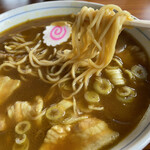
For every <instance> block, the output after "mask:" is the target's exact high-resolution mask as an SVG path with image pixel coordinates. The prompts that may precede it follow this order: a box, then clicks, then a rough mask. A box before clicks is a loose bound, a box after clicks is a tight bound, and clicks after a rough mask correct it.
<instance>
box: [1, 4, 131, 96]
mask: <svg viewBox="0 0 150 150" xmlns="http://www.w3.org/2000/svg"><path fill="white" fill-rule="evenodd" d="M127 20H132V18H131V15H130V13H128V12H127V11H122V10H121V8H119V7H118V6H115V5H106V6H103V7H102V8H101V9H99V10H94V9H93V8H87V7H83V8H82V9H81V11H80V12H79V13H78V15H77V17H76V20H75V22H74V24H73V25H72V37H71V39H72V43H70V41H69V42H67V44H66V45H71V44H72V48H71V49H66V48H65V46H62V47H61V48H55V47H54V48H53V49H54V52H53V53H50V50H49V48H48V47H47V48H46V49H45V48H44V47H42V38H41V34H39V33H38V34H37V35H36V36H35V38H34V39H33V40H31V41H26V39H25V37H24V36H23V35H21V34H16V35H15V36H13V35H12V38H11V40H10V41H9V42H7V43H5V50H6V53H7V54H11V55H10V56H9V57H10V58H12V59H5V60H4V61H3V64H2V65H1V66H0V69H5V70H6V68H12V69H16V70H17V71H18V72H19V73H20V74H21V77H22V78H23V76H27V75H30V76H34V77H38V78H40V79H41V80H42V81H43V82H46V83H50V84H51V83H55V84H54V86H56V85H59V84H60V83H63V82H65V81H67V80H70V79H71V80H72V81H73V82H72V89H73V92H72V94H71V95H70V96H68V97H69V98H71V97H72V96H74V95H76V94H77V93H78V92H79V91H80V90H81V89H82V87H84V88H85V89H87V87H88V85H89V82H90V78H91V77H92V76H93V75H94V74H95V75H100V72H101V71H102V70H103V69H104V68H105V67H107V66H108V64H109V63H110V62H111V60H112V59H113V56H114V52H115V45H116V42H117V39H118V36H119V34H120V32H121V30H122V26H123V24H124V22H125V21H127ZM55 24H57V22H56V23H55ZM64 45H65V44H64ZM70 47H71V46H70ZM114 61H115V62H116V63H117V64H118V65H119V66H122V64H121V62H120V60H118V59H116V58H114ZM78 70H81V71H80V72H79V71H78ZM117 71H118V70H117ZM117 73H118V75H119V73H120V72H117ZM120 75H121V74H120ZM120 77H121V76H120ZM25 79H26V78H25ZM114 82H115V81H114ZM117 84H124V80H123V78H121V79H120V83H117Z"/></svg>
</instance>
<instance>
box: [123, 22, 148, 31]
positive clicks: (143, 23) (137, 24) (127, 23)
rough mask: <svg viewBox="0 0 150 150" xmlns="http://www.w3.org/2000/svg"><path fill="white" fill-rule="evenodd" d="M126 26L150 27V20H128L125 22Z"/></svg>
mask: <svg viewBox="0 0 150 150" xmlns="http://www.w3.org/2000/svg"><path fill="white" fill-rule="evenodd" d="M124 25H125V26H129V27H140V28H147V29H150V20H133V21H126V22H125V23H124Z"/></svg>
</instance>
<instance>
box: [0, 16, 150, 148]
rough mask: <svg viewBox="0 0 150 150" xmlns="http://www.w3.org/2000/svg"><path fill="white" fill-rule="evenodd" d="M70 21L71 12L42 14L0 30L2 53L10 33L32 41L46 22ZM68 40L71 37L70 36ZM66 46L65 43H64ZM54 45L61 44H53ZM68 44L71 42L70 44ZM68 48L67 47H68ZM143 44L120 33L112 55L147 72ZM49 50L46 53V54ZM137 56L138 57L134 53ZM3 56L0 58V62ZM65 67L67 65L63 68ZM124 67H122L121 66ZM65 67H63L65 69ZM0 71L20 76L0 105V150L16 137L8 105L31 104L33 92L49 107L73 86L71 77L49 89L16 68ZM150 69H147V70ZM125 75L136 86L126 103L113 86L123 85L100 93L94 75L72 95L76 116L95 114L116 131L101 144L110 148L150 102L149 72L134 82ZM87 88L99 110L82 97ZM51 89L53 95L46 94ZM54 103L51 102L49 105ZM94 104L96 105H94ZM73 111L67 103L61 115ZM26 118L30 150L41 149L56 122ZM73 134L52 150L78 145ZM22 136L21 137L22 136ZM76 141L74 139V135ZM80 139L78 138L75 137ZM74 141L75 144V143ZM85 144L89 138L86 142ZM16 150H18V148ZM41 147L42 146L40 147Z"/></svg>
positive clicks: (139, 116)
mask: <svg viewBox="0 0 150 150" xmlns="http://www.w3.org/2000/svg"><path fill="white" fill-rule="evenodd" d="M60 20H61V21H69V22H72V23H73V21H74V20H75V18H74V17H73V16H58V17H49V18H41V19H38V20H32V21H28V22H25V23H23V24H20V25H18V26H15V27H14V28H11V29H10V30H8V31H6V32H5V33H2V36H3V37H2V36H1V38H0V39H1V43H0V49H1V52H3V53H5V49H4V44H3V43H5V42H9V41H11V37H10V35H11V34H17V33H19V34H22V35H23V36H25V39H26V41H31V40H33V39H34V38H35V36H36V35H37V33H42V32H43V30H44V29H45V26H46V25H49V24H50V23H51V22H53V21H60ZM40 39H41V40H42V34H41V35H40ZM69 40H70V39H69ZM42 46H43V47H44V48H46V47H47V46H46V44H44V43H42ZM66 46H67V45H66ZM56 47H57V48H59V47H61V46H56ZM70 47H71V46H70ZM134 48H135V49H136V48H137V49H138V52H136V51H134ZM68 49H69V48H68ZM143 51H144V49H143V47H142V46H141V45H140V44H139V43H137V42H136V41H135V39H133V37H131V36H130V35H129V34H128V33H126V32H124V31H123V32H122V33H121V35H120V36H119V39H118V43H117V46H116V52H115V56H114V58H117V59H118V58H119V59H121V60H122V62H123V67H124V68H125V69H128V70H130V69H131V67H132V66H134V65H139V64H140V65H142V66H143V67H144V68H145V69H146V71H147V72H148V71H149V70H148V67H149V66H148V58H147V56H146V55H145V53H144V52H143ZM52 52H53V47H50V48H49V53H52ZM139 52H142V53H144V56H145V58H146V60H144V61H143V60H141V58H140V57H138V55H137V53H139ZM49 53H48V54H47V55H49ZM135 56H137V57H135ZM2 63H3V60H1V64H2ZM110 65H112V66H113V65H116V62H114V61H113V60H112V62H111V63H110ZM66 69H67V68H66ZM122 70H123V69H122ZM64 71H66V70H64ZM0 73H1V75H4V76H9V77H10V78H11V79H15V80H21V84H20V86H19V87H18V88H17V89H16V90H15V91H14V92H13V93H12V94H11V95H10V96H9V97H8V99H7V101H6V102H5V103H3V104H2V105H1V106H0V114H2V115H3V116H4V117H5V118H6V121H7V125H6V126H7V127H6V129H5V130H4V131H0V149H2V150H11V149H12V147H13V145H14V143H15V139H16V138H17V137H18V134H17V133H16V132H15V126H16V124H17V123H16V121H15V118H14V119H9V118H8V114H7V109H8V107H9V106H11V105H13V104H14V103H15V102H16V101H27V102H29V103H31V105H32V104H33V105H34V99H35V97H36V96H40V97H42V99H43V102H44V106H43V109H42V110H45V109H48V108H49V107H50V106H51V105H52V104H55V103H59V102H60V101H61V100H62V99H63V98H62V92H64V94H65V96H66V95H69V94H70V92H72V90H70V83H69V82H71V81H70V80H69V81H68V82H67V84H66V85H65V88H66V89H62V87H63V86H62V87H61V86H60V87H58V86H55V87H54V88H53V91H51V88H50V87H51V84H48V83H45V82H43V81H42V80H40V79H39V78H37V77H31V76H30V75H29V76H27V80H25V81H24V80H23V79H21V78H20V76H19V74H18V72H17V71H16V70H14V69H11V70H9V71H5V70H2V71H1V72H0ZM148 73H149V72H148ZM101 75H102V78H106V79H109V76H108V75H107V72H106V71H105V70H102V72H101ZM123 76H124V78H125V85H127V86H128V87H132V88H133V89H135V90H136V93H137V95H136V97H135V98H133V99H132V100H131V102H129V103H126V102H123V101H121V100H118V98H117V96H116V90H117V89H118V88H121V87H122V85H118V86H113V88H112V91H111V93H110V94H108V95H103V94H99V93H98V92H97V91H96V90H95V88H93V83H94V82H95V78H97V77H96V76H92V78H91V80H90V83H89V86H88V89H87V90H84V88H83V89H82V90H81V91H80V92H79V93H78V94H77V95H75V96H74V98H75V99H76V106H77V108H78V113H79V116H82V115H87V116H90V117H94V118H98V119H100V120H103V121H104V122H105V123H106V124H107V125H108V127H109V128H110V129H111V130H113V131H115V132H117V133H119V137H118V138H117V140H115V141H114V142H110V143H109V145H107V146H106V147H104V149H106V148H110V147H112V146H113V145H115V144H116V143H118V142H119V141H120V140H121V139H123V138H124V137H125V136H127V135H128V134H129V133H130V132H131V131H132V130H133V129H134V128H135V126H136V125H137V124H138V122H139V121H140V119H141V118H142V116H143V114H144V112H145V111H146V109H147V107H148V105H149V97H150V93H149V92H148V91H150V86H149V75H148V77H147V80H144V81H143V80H140V79H136V80H134V81H133V82H132V81H131V80H130V78H129V75H128V73H123ZM87 91H96V93H98V96H100V101H99V102H98V106H101V108H102V110H93V111H91V110H89V108H88V105H89V102H87V100H86V98H85V93H86V92H87ZM50 93H53V94H52V95H49V94H50ZM52 106H53V105H52ZM96 106H97V105H96ZM71 114H73V115H74V112H73V108H72V107H70V108H69V109H68V112H67V113H66V114H65V116H63V118H64V119H66V118H67V117H70V115H71ZM24 120H25V121H29V122H30V124H31V127H30V129H29V130H28V131H27V132H26V134H25V135H26V136H27V137H28V141H29V150H37V149H40V147H41V145H42V143H43V142H44V138H45V136H46V134H47V131H48V130H49V129H50V128H51V127H52V126H54V125H56V124H58V123H53V122H51V121H49V119H47V117H45V114H44V115H43V116H42V120H41V122H40V123H38V122H36V120H34V119H33V120H31V119H28V118H25V119H23V121H24ZM61 121H62V120H61V119H60V122H59V124H61V123H62V122H61ZM72 134H75V132H74V131H73V132H72V131H71V132H69V133H68V135H67V137H66V138H65V139H64V140H62V141H58V143H56V145H57V146H56V147H55V149H54V150H58V149H61V150H70V149H73V147H74V148H78V144H77V143H76V142H75V143H74V142H72V141H71V140H70V136H71V135H72ZM21 138H22V137H21ZM75 140H76V141H77V139H75ZM77 142H79V141H77ZM76 144H77V145H76ZM87 145H88V142H87ZM18 150H21V149H19V148H18ZM22 150H23V149H22ZM43 150H44V149H43ZM45 150H46V149H45Z"/></svg>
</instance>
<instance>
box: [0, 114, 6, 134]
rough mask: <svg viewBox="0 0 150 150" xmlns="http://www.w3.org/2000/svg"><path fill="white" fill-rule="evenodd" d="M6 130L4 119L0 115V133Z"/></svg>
mask: <svg viewBox="0 0 150 150" xmlns="http://www.w3.org/2000/svg"><path fill="white" fill-rule="evenodd" d="M5 129H6V118H5V116H3V115H0V132H1V131H4V130H5Z"/></svg>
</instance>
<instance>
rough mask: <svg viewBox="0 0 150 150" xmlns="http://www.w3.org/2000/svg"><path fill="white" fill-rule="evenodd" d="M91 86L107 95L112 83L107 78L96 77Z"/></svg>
mask: <svg viewBox="0 0 150 150" xmlns="http://www.w3.org/2000/svg"><path fill="white" fill-rule="evenodd" d="M93 87H94V89H95V91H96V92H97V93H99V94H104V95H108V94H109V93H110V92H111V91H112V84H111V83H110V81H109V80H107V79H104V78H103V79H102V78H96V81H95V82H94V85H93Z"/></svg>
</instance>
